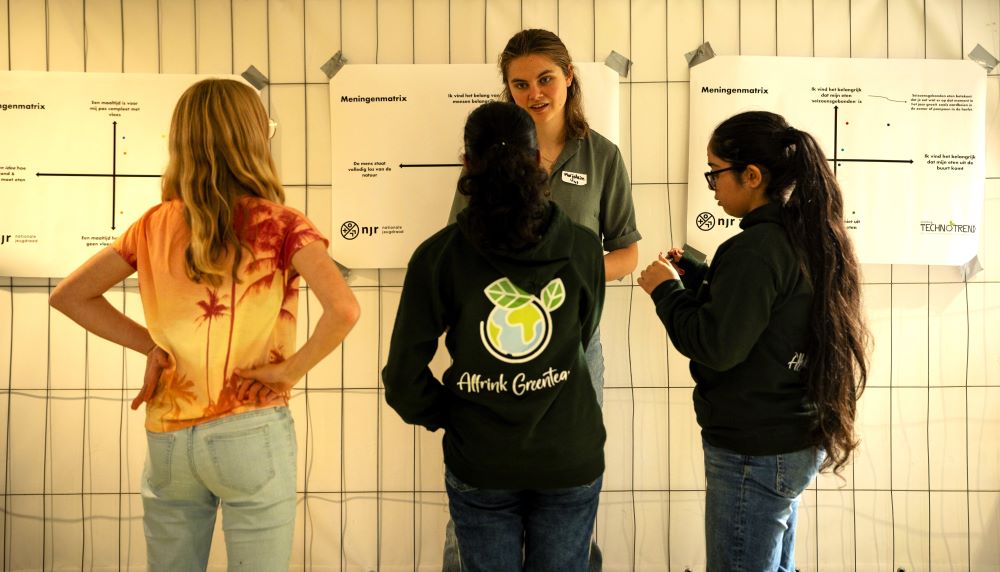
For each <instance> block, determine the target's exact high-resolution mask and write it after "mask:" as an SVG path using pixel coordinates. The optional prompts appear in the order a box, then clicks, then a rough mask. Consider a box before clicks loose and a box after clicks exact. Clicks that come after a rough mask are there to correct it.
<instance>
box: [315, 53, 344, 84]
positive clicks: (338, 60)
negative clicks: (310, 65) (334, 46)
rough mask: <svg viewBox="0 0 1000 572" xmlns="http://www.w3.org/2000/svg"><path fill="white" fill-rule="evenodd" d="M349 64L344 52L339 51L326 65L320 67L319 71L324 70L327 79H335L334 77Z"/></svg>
mask: <svg viewBox="0 0 1000 572" xmlns="http://www.w3.org/2000/svg"><path fill="white" fill-rule="evenodd" d="M346 63H347V58H345V57H344V54H343V52H341V51H340V50H337V53H335V54H333V56H331V57H330V59H328V60H326V63H325V64H323V65H321V66H319V69H321V70H323V73H325V74H326V78H327V79H333V76H335V75H337V72H339V71H340V68H342V67H344V64H346Z"/></svg>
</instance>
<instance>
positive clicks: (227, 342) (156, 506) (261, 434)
mask: <svg viewBox="0 0 1000 572" xmlns="http://www.w3.org/2000/svg"><path fill="white" fill-rule="evenodd" d="M269 129H270V122H269V120H268V117H267V114H266V112H265V111H264V107H263V105H261V102H260V99H259V97H258V95H257V93H256V92H255V91H254V90H253V89H252V88H250V87H248V86H246V85H244V84H242V83H239V82H236V81H232V80H223V79H210V80H204V81H201V82H199V83H197V84H195V85H193V86H192V87H190V88H189V89H188V90H187V91H186V92H184V94H183V95H182V96H181V98H180V100H179V101H178V103H177V107H176V108H175V110H174V115H173V120H172V122H171V126H170V138H169V151H170V161H169V163H168V165H167V169H166V172H165V173H164V175H163V202H162V203H160V204H159V205H157V206H155V207H153V208H152V209H150V210H149V211H148V212H146V213H145V214H144V215H143V216H142V217H140V218H139V220H138V221H136V222H135V223H134V224H133V225H132V226H131V227H130V228H129V229H128V230H127V231H126V232H125V233H124V234H123V235H122V236H121V237H119V238H118V240H116V241H115V242H114V244H112V245H111V246H110V247H108V248H105V249H104V250H102V251H101V252H99V253H98V254H96V255H95V256H94V257H93V258H91V259H90V260H88V261H87V262H85V263H84V264H83V265H82V266H81V267H80V268H79V269H77V270H76V271H74V272H73V273H72V274H71V275H70V276H68V277H67V278H66V279H65V280H63V281H62V282H61V283H60V284H59V286H58V287H57V288H56V289H55V291H54V292H53V293H52V297H51V304H52V305H53V307H55V308H57V309H58V310H60V311H62V312H63V313H65V314H66V315H68V316H69V317H70V318H72V319H73V320H74V321H76V322H77V323H79V324H80V325H81V326H83V327H84V328H86V329H88V330H89V331H91V332H93V333H95V334H97V335H99V336H101V337H104V338H106V339H108V340H111V341H113V342H117V343H119V344H122V345H123V346H126V347H129V348H131V349H134V350H136V351H139V352H142V353H145V354H146V356H147V365H146V375H145V379H144V383H143V388H142V390H141V392H140V393H139V395H138V396H137V397H136V398H135V400H134V401H133V402H132V408H133V409H136V408H138V407H139V405H141V404H142V403H146V430H147V438H148V443H149V456H148V457H147V460H146V468H145V470H144V473H143V477H142V499H143V508H144V516H143V519H144V525H145V527H144V528H145V531H146V544H147V555H148V562H149V569H150V570H182V569H183V570H204V569H205V568H206V566H207V563H208V554H209V549H210V547H211V540H212V532H213V530H214V527H215V518H216V514H217V508H218V506H219V505H220V504H221V506H222V511H223V518H224V529H225V537H226V547H227V556H228V559H229V569H230V570H236V569H241V568H245V567H252V569H254V570H287V568H288V560H289V556H290V552H291V540H292V532H293V529H294V524H295V455H296V451H295V430H294V426H293V423H292V419H291V416H290V414H289V412H288V407H287V406H288V397H289V393H290V391H291V388H292V386H294V385H295V383H296V382H297V381H298V380H299V379H300V378H301V377H302V376H303V375H305V373H306V371H308V370H309V368H311V367H312V366H314V365H315V364H316V363H318V362H319V360H321V359H322V358H323V357H324V356H326V355H327V354H328V353H329V352H330V351H332V350H333V349H334V348H335V347H337V346H338V345H339V344H340V343H341V342H342V341H343V339H344V337H345V336H346V335H347V333H348V332H349V331H350V329H351V327H352V326H353V325H354V323H355V322H356V321H357V319H358V313H359V311H358V304H357V301H356V300H355V298H354V295H353V294H352V292H351V290H350V288H349V287H348V286H347V284H346V283H345V282H344V280H343V278H342V277H341V275H340V272H339V271H338V270H337V267H336V265H335V264H334V263H333V261H332V260H331V259H330V258H329V256H328V255H327V253H326V246H327V241H326V239H325V238H324V237H323V236H322V235H321V234H320V232H319V231H318V230H317V229H316V227H315V226H314V225H313V224H312V223H311V222H310V221H309V220H308V219H307V218H306V217H305V216H304V215H302V213H300V212H298V211H296V210H294V209H290V208H288V207H285V206H284V205H283V204H282V203H283V202H284V198H285V197H284V190H283V189H282V187H281V183H280V182H279V181H278V177H277V174H276V169H275V167H274V163H273V161H272V159H271V154H270V149H269V147H268V138H269ZM133 272H138V274H139V292H140V296H141V298H142V304H143V311H144V314H145V320H146V325H145V326H142V325H140V324H138V323H136V322H135V321H133V320H131V319H129V318H128V317H127V316H125V315H124V314H122V313H121V312H119V311H118V310H117V309H115V308H114V307H113V306H111V304H109V303H108V301H107V300H106V299H105V298H104V293H105V292H106V291H107V290H109V289H110V288H111V287H112V286H114V285H115V284H117V283H119V282H121V281H122V280H123V279H125V278H126V277H128V276H129V275H131V274H132V273H133ZM300 276H301V277H303V278H305V280H306V282H308V283H309V285H310V287H311V289H312V291H313V293H314V294H315V296H316V298H317V299H318V300H319V302H320V304H321V305H322V307H323V313H322V315H321V316H320V318H319V320H318V322H317V323H316V328H315V330H314V331H313V334H312V335H311V336H310V337H309V339H308V340H306V342H305V343H304V344H303V345H302V347H301V348H298V350H296V343H295V332H296V310H297V308H298V292H299V277H300Z"/></svg>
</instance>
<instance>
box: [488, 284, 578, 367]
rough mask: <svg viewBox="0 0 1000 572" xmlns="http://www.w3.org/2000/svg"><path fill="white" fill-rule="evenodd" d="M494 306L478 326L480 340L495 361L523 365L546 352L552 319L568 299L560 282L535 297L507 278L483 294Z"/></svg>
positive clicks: (549, 286) (492, 285) (550, 285)
mask: <svg viewBox="0 0 1000 572" xmlns="http://www.w3.org/2000/svg"><path fill="white" fill-rule="evenodd" d="M483 293H484V294H486V297H487V298H489V299H490V301H491V302H493V310H492V311H490V315H489V316H487V318H486V321H484V322H479V336H480V338H482V340H483V345H484V346H486V349H487V350H489V352H490V353H491V354H493V357H495V358H497V359H499V360H501V361H505V362H507V363H524V362H526V361H530V360H532V359H534V358H535V357H537V356H538V355H539V354H541V353H542V352H543V351H545V348H546V347H547V346H548V345H549V340H551V339H552V315H551V312H553V311H555V310H556V309H557V308H559V306H561V305H562V303H563V301H564V300H565V299H566V287H565V286H564V285H563V281H562V279H561V278H556V279H554V280H552V281H551V282H549V283H548V284H547V285H546V286H545V288H543V289H542V292H541V294H540V296H541V298H539V297H538V296H533V295H532V294H529V293H527V292H525V291H524V290H521V289H520V288H518V287H517V286H515V285H514V283H513V282H511V281H510V279H508V278H506V277H504V278H501V279H499V280H496V281H494V282H493V283H491V284H490V285H489V286H487V287H486V289H485V290H483Z"/></svg>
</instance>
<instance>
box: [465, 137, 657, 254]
mask: <svg viewBox="0 0 1000 572" xmlns="http://www.w3.org/2000/svg"><path fill="white" fill-rule="evenodd" d="M549 190H550V192H551V196H550V197H549V198H551V199H552V201H553V202H555V203H556V204H558V205H559V207H560V208H562V210H563V212H565V213H566V214H567V215H568V216H569V218H570V220H572V221H573V222H575V223H577V224H579V225H581V226H584V227H586V228H588V229H590V230H591V231H593V232H594V233H596V234H597V236H599V237H601V241H602V243H603V245H604V250H605V251H608V252H610V251H612V250H618V249H620V248H625V247H626V246H629V245H630V244H632V243H634V242H638V241H639V239H640V238H642V235H640V234H639V230H638V229H637V228H636V225H635V206H634V205H633V204H632V185H631V183H630V182H629V178H628V171H626V170H625V161H623V160H622V154H621V152H620V151H619V150H618V146H617V145H615V144H614V143H612V142H611V141H608V140H607V139H606V138H605V137H604V136H603V135H601V134H600V133H598V132H596V131H594V130H593V129H591V130H590V134H589V135H587V136H586V137H582V138H578V139H570V140H569V141H567V142H566V145H565V146H564V147H563V150H562V153H560V154H559V157H558V158H557V159H556V161H555V163H553V164H552V174H551V175H550V176H549ZM468 203H469V201H468V198H467V197H465V196H464V195H462V194H461V193H459V192H457V191H456V192H455V199H454V200H453V201H452V205H451V213H450V214H449V215H448V223H449V224H450V223H453V222H455V220H456V218H457V216H458V213H459V212H461V211H462V209H464V208H465V207H466V205H467V204H468Z"/></svg>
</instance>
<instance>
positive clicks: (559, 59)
mask: <svg viewBox="0 0 1000 572" xmlns="http://www.w3.org/2000/svg"><path fill="white" fill-rule="evenodd" d="M528 55H539V56H545V57H547V58H549V59H550V60H552V62H553V63H554V64H556V65H557V66H559V69H561V70H562V72H563V75H565V76H566V77H569V75H570V74H573V81H572V82H571V83H570V84H569V87H567V88H566V107H565V108H564V110H565V115H566V138H567V139H573V138H579V137H586V136H587V134H588V133H590V126H589V125H588V124H587V118H586V117H585V116H584V114H583V91H581V85H580V76H579V75H577V74H575V73H573V58H571V57H570V55H569V50H567V49H566V45H565V44H563V42H562V40H560V39H559V36H557V35H555V34H553V33H552V32H550V31H548V30H539V29H529V30H521V31H520V32H518V33H516V34H514V35H513V36H512V37H511V38H510V39H509V40H507V46H506V47H505V48H504V49H503V51H502V52H500V58H499V61H498V62H497V63H498V65H499V66H500V75H502V76H503V92H502V93H501V94H500V97H501V98H502V99H503V100H504V101H514V98H513V97H511V95H510V85H508V84H507V70H508V69H509V68H510V62H512V61H514V60H515V59H517V58H519V57H521V56H528Z"/></svg>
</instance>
